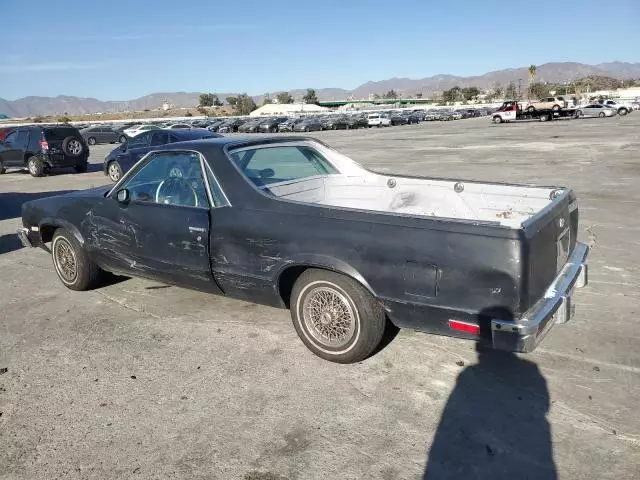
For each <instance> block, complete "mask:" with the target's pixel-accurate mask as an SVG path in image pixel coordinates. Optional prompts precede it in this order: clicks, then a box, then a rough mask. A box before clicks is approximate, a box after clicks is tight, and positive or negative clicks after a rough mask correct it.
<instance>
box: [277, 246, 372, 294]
mask: <svg viewBox="0 0 640 480" xmlns="http://www.w3.org/2000/svg"><path fill="white" fill-rule="evenodd" d="M291 267H310V268H324V269H325V270H331V271H333V272H336V273H341V274H343V275H346V276H348V277H351V278H353V279H354V280H355V281H356V282H358V283H360V285H362V286H363V287H364V288H366V289H367V290H368V291H369V293H371V295H373V296H374V297H375V298H378V296H377V295H376V292H375V291H374V290H373V288H371V285H369V282H367V281H366V280H365V278H364V277H363V276H362V275H361V274H360V272H358V270H356V269H355V268H354V267H352V266H351V265H349V264H348V263H347V262H345V261H343V260H339V259H337V258H334V257H331V256H329V255H319V254H315V253H299V254H295V255H292V256H290V257H289V258H288V259H287V260H286V261H285V263H283V264H282V266H281V267H280V268H279V269H278V270H277V271H276V273H275V275H274V277H273V283H274V287H275V289H276V293H277V294H278V297H280V286H279V285H280V276H281V275H282V273H283V272H284V271H285V270H286V269H288V268H291Z"/></svg>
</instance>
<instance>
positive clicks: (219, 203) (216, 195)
mask: <svg viewBox="0 0 640 480" xmlns="http://www.w3.org/2000/svg"><path fill="white" fill-rule="evenodd" d="M205 172H206V173H207V182H209V190H210V191H211V198H212V200H213V206H214V207H225V206H227V205H229V200H227V197H226V195H225V194H224V192H223V191H222V188H221V187H220V184H219V183H218V180H217V179H216V177H215V175H214V174H213V172H212V171H211V167H209V165H207V164H206V163H205Z"/></svg>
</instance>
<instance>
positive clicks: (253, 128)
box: [238, 118, 264, 133]
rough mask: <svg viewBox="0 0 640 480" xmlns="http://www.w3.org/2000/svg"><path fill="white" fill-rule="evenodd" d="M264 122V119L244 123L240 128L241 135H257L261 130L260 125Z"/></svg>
mask: <svg viewBox="0 0 640 480" xmlns="http://www.w3.org/2000/svg"><path fill="white" fill-rule="evenodd" d="M263 121H264V118H259V119H251V120H248V121H246V122H244V123H243V124H242V125H240V126H239V127H238V132H240V133H257V132H258V130H259V129H260V124H261V123H262V122H263Z"/></svg>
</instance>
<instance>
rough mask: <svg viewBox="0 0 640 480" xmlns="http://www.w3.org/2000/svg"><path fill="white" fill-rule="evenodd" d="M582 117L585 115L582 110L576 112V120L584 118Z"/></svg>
mask: <svg viewBox="0 0 640 480" xmlns="http://www.w3.org/2000/svg"><path fill="white" fill-rule="evenodd" d="M582 115H583V113H582V110H578V111H577V112H576V118H580V117H582Z"/></svg>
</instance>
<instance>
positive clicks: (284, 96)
mask: <svg viewBox="0 0 640 480" xmlns="http://www.w3.org/2000/svg"><path fill="white" fill-rule="evenodd" d="M276 98H277V99H278V103H293V97H292V96H291V95H290V94H289V92H280V93H279V94H278V95H277V96H276Z"/></svg>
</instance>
